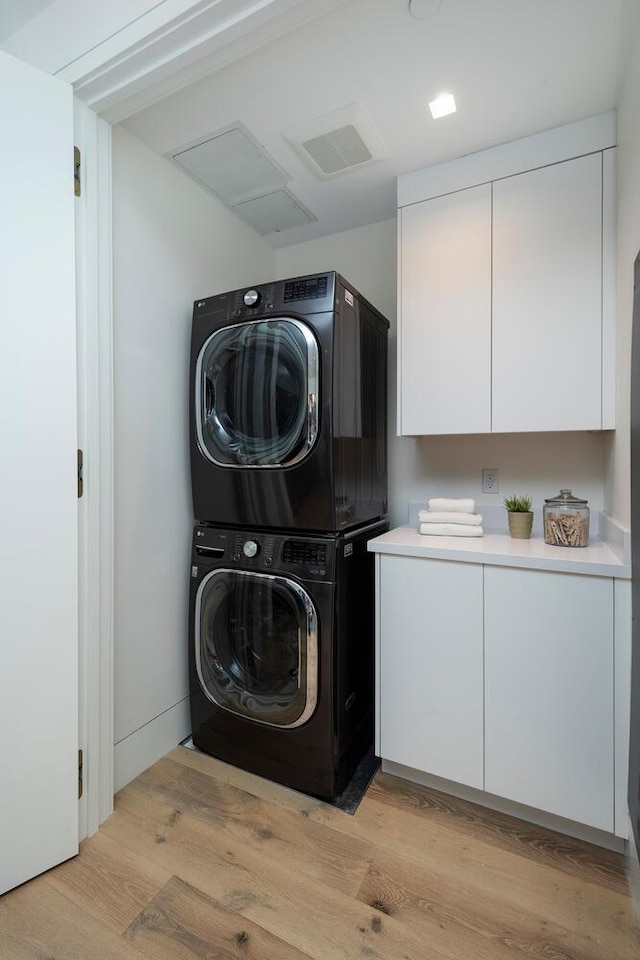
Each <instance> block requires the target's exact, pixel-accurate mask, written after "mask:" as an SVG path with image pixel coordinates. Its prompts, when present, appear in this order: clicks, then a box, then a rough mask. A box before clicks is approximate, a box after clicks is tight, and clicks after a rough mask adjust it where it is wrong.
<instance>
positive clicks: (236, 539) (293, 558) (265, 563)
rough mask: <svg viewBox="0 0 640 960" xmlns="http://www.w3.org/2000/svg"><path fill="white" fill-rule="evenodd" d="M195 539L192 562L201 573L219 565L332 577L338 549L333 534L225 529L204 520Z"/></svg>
mask: <svg viewBox="0 0 640 960" xmlns="http://www.w3.org/2000/svg"><path fill="white" fill-rule="evenodd" d="M193 539H194V545H193V559H192V563H193V564H194V565H196V567H197V573H198V575H202V574H203V573H204V572H206V571H207V570H210V569H211V568H212V566H213V565H215V566H218V567H230V568H237V569H239V570H255V571H256V572H259V571H262V572H264V573H266V572H269V573H272V574H274V575H280V574H291V575H295V576H296V577H298V578H299V579H301V580H306V579H309V580H331V579H332V575H333V570H334V566H335V562H336V560H335V557H336V551H337V549H338V545H337V541H336V539H335V538H332V537H327V539H326V540H323V539H322V538H321V537H317V538H316V537H313V536H308V537H300V536H297V537H296V536H294V537H292V536H287V534H284V533H265V532H263V531H261V530H221V529H219V528H216V527H209V526H205V525H204V524H202V525H200V524H199V525H198V526H197V527H196V528H195V531H194V538H193ZM194 569H195V567H194ZM192 576H195V574H193V572H192Z"/></svg>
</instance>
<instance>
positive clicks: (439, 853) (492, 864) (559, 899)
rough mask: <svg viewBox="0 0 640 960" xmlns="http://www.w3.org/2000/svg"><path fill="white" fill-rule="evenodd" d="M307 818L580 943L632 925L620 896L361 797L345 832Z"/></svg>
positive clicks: (331, 815) (330, 817)
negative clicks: (570, 933)
mask: <svg viewBox="0 0 640 960" xmlns="http://www.w3.org/2000/svg"><path fill="white" fill-rule="evenodd" d="M310 816H312V817H314V818H318V819H319V820H320V821H321V822H330V823H331V825H332V826H333V827H334V829H337V830H348V831H349V833H350V834H351V835H355V836H358V837H360V838H361V839H363V840H368V841H369V842H370V843H371V844H372V845H374V846H377V847H378V848H379V849H380V850H382V851H385V852H387V853H391V854H397V855H399V856H401V857H403V858H404V859H406V860H409V861H411V862H413V863H415V864H416V865H418V866H420V867H423V868H425V869H428V870H432V871H433V872H434V873H435V874H436V875H438V876H441V877H443V878H444V879H448V880H450V881H451V882H454V883H455V882H456V880H458V879H460V880H464V881H465V882H466V883H468V884H469V885H470V886H471V887H472V888H475V889H476V890H477V891H487V892H489V893H490V894H491V896H493V897H495V898H496V899H498V900H503V901H504V902H505V903H506V904H507V905H509V906H510V907H511V908H512V909H514V910H521V911H523V912H524V913H528V912H533V913H536V914H537V915H538V916H539V917H541V918H542V919H546V920H548V921H549V922H552V923H554V924H556V925H557V926H559V927H567V928H568V929H571V928H572V927H573V926H576V927H577V928H580V929H581V930H582V931H583V933H584V935H585V936H590V937H593V938H594V939H598V937H600V936H605V937H606V936H608V935H611V936H614V937H615V936H618V934H619V931H620V929H621V928H622V929H628V928H629V926H630V924H632V923H633V921H632V918H631V913H630V900H629V897H628V895H626V894H623V893H618V892H616V891H613V890H610V889H608V888H607V887H604V886H602V885H601V884H600V883H599V882H598V881H597V878H596V877H594V882H591V883H589V882H583V881H581V880H579V879H577V878H575V877H571V876H568V875H567V874H566V873H565V872H564V871H562V870H558V869H557V868H555V867H553V866H551V865H545V864H540V863H537V862H535V861H532V860H531V859H529V858H528V857H525V856H520V855H519V854H518V853H514V852H510V851H507V850H503V849H501V848H500V847H499V846H495V845H493V844H492V843H491V842H490V841H489V840H487V841H480V840H478V839H472V838H470V837H469V836H468V835H466V834H465V833H464V831H460V830H459V829H458V827H457V825H456V823H455V821H453V822H452V824H451V825H450V826H444V825H443V824H434V823H432V822H430V821H429V820H428V819H425V818H423V817H416V816H414V815H413V814H411V813H406V812H403V811H400V810H396V809H393V808H392V807H390V806H389V804H387V803H381V802H380V801H379V800H377V799H375V798H374V797H373V795H371V796H369V795H367V796H366V797H365V798H364V800H363V801H362V803H361V804H360V806H359V808H358V810H357V812H356V814H355V815H354V817H353V818H351V819H352V821H353V823H352V825H348V824H346V823H345V821H344V820H343V819H340V818H337V817H336V816H335V811H333V810H332V809H331V808H326V807H325V808H323V809H322V810H318V811H317V812H314V813H313V814H311V815H310Z"/></svg>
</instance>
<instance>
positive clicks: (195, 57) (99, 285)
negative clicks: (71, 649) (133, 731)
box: [17, 0, 344, 839]
mask: <svg viewBox="0 0 640 960" xmlns="http://www.w3.org/2000/svg"><path fill="white" fill-rule="evenodd" d="M343 2H344V0H304V3H303V2H302V0H231V6H232V8H233V9H234V13H233V15H231V16H228V17H225V16H221V13H220V9H219V4H218V2H217V0H205V2H196V0H176V3H174V4H173V5H168V6H165V5H163V4H160V5H159V6H158V5H157V4H155V5H153V7H152V9H151V10H150V11H148V12H147V13H146V14H144V15H143V16H142V17H139V18H136V20H134V21H133V22H132V23H131V24H129V25H127V26H125V27H123V28H121V29H119V30H116V32H115V34H114V35H112V36H110V37H108V38H106V39H105V40H104V41H102V42H100V43H98V44H97V45H95V46H91V48H90V49H88V50H87V51H86V52H85V53H83V54H80V55H79V56H77V57H75V58H74V59H73V60H72V61H71V62H70V63H68V64H66V65H64V66H62V65H59V64H58V65H54V60H55V51H53V54H54V56H53V59H52V58H51V56H52V49H51V44H50V36H49V34H48V33H47V31H46V30H44V31H43V30H42V29H41V27H42V24H40V23H39V21H38V19H37V18H36V20H34V21H33V27H34V29H33V32H31V33H30V32H29V31H27V34H28V35H27V36H23V41H24V49H21V50H20V53H18V54H17V55H18V56H22V57H23V58H24V59H26V60H28V61H29V62H31V63H32V64H33V65H34V66H38V67H40V68H41V69H44V70H45V71H46V72H49V73H53V74H54V75H57V76H58V77H59V78H60V79H61V80H66V81H67V82H70V83H71V84H72V86H73V88H74V94H75V96H74V111H75V112H74V130H75V137H76V141H75V142H76V145H77V146H78V147H80V149H81V153H82V158H83V159H82V167H81V179H82V180H83V188H82V195H81V197H79V198H78V203H77V206H76V272H77V338H78V446H79V447H80V448H81V449H82V450H83V451H84V464H85V466H84V481H85V485H84V491H85V492H84V496H83V498H82V499H81V500H80V501H79V542H78V555H79V565H80V583H79V612H78V616H79V678H78V682H79V697H80V699H79V730H80V747H81V749H82V750H83V751H84V796H83V798H82V799H81V800H80V806H79V838H80V839H83V838H84V837H87V836H90V835H91V834H92V833H95V831H96V830H97V829H98V827H99V825H100V823H102V821H103V820H105V819H106V818H107V817H108V816H109V814H110V813H111V812H112V810H113V788H114V763H113V754H114V743H113V739H114V738H113V730H114V688H113V683H114V668H113V657H114V461H113V458H114V440H113V437H114V414H113V396H114V378H113V306H112V304H113V241H112V203H111V199H112V185H111V170H112V153H111V123H115V122H118V121H119V120H123V119H125V118H126V117H128V116H130V115H131V114H133V113H135V112H136V111H137V110H140V109H142V108H143V107H144V106H148V105H149V104H151V103H153V102H156V101H157V100H159V99H162V98H163V97H165V96H168V95H169V94H170V93H172V92H174V91H176V90H179V89H181V88H182V87H184V86H185V85H187V84H188V83H191V82H193V81H194V80H196V79H198V78H199V77H201V76H203V75H205V74H208V73H211V72H213V71H214V70H215V69H219V68H220V67H221V66H222V65H224V64H226V63H229V62H232V61H233V60H235V59H237V58H239V57H241V56H243V55H245V54H246V53H247V52H249V51H250V50H252V49H254V48H255V46H256V45H258V46H259V45H260V44H261V43H264V42H268V41H269V40H272V39H274V38H275V37H277V36H279V35H282V34H284V33H286V32H288V31H289V30H291V29H292V28H293V27H294V26H298V25H300V24H302V23H305V22H307V21H308V20H310V19H313V18H314V17H317V16H320V15H322V14H323V13H324V12H325V11H327V10H330V9H332V8H333V7H336V6H339V5H340V4H341V3H343ZM267 25H268V27H269V29H268V31H266V30H265V28H266V27H267Z"/></svg>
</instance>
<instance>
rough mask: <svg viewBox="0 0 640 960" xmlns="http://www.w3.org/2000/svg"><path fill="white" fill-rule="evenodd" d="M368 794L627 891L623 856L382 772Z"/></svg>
mask: <svg viewBox="0 0 640 960" xmlns="http://www.w3.org/2000/svg"><path fill="white" fill-rule="evenodd" d="M368 796H369V797H370V798H371V799H375V800H380V801H381V802H382V803H386V804H388V805H389V806H391V807H392V808H393V809H396V810H400V811H402V812H406V813H413V814H414V815H416V816H420V817H424V818H425V819H428V820H430V821H431V822H433V823H435V824H442V825H443V826H447V827H449V828H450V827H452V826H453V825H455V826H456V827H457V828H458V829H460V831H461V832H464V833H465V835H467V836H468V837H469V838H470V839H471V838H473V839H478V840H481V841H486V842H490V843H491V844H492V845H494V846H496V847H499V848H500V849H502V850H509V851H512V852H514V853H518V854H519V855H520V856H524V857H528V858H529V859H531V860H535V861H536V862H537V863H541V864H550V865H552V866H555V867H557V868H558V869H559V870H562V871H563V872H565V873H567V874H569V875H570V876H573V877H578V878H581V879H584V880H586V881H588V882H589V883H594V882H598V883H602V884H603V885H604V886H607V887H609V888H610V889H611V890H615V891H617V892H618V893H622V894H627V893H628V884H627V878H626V873H625V865H624V857H623V856H622V854H618V853H614V852H613V851H611V850H605V849H603V848H602V847H597V846H595V845H594V844H592V843H586V842H584V841H582V840H576V839H574V838H573V837H568V836H565V835H564V834H561V833H555V832H554V831H552V830H547V829H546V828H543V827H538V826H536V825H535V824H532V823H526V822H525V821H523V820H519V819H517V818H516V817H511V816H509V815H507V814H504V813H499V812H497V811H493V810H488V809H486V808H484V807H480V806H478V804H475V803H470V802H469V801H467V800H461V799H459V798H457V797H452V796H450V795H448V794H446V793H441V792H440V791H438V790H433V789H431V788H429V787H424V786H421V785H419V784H415V783H410V782H409V781H408V780H402V779H400V778H399V777H394V776H391V775H389V774H385V773H381V772H380V773H378V775H377V776H376V778H375V780H374V782H373V783H372V784H371V787H370V788H369V792H368Z"/></svg>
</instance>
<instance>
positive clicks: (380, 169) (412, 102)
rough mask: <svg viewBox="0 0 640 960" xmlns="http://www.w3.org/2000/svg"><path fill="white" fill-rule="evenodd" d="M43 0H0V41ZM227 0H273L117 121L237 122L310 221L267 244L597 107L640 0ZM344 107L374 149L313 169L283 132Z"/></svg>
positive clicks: (161, 147)
mask: <svg viewBox="0 0 640 960" xmlns="http://www.w3.org/2000/svg"><path fill="white" fill-rule="evenodd" d="M49 2H50V0H22V2H21V3H20V4H16V3H15V0H14V2H13V3H12V2H11V0H0V36H1V35H2V32H3V28H6V26H7V24H6V21H7V19H8V21H9V25H11V18H12V16H13V18H14V20H15V8H16V7H19V8H20V9H21V10H22V13H23V15H24V14H26V13H27V12H28V13H29V16H33V12H34V11H35V10H39V9H42V8H43V7H45V6H47V4H48V3H49ZM233 3H234V4H236V6H237V7H238V9H240V8H241V7H242V8H244V7H247V9H250V8H251V9H254V8H255V10H256V11H258V10H262V9H264V10H266V9H267V8H268V7H271V8H272V9H273V10H274V15H275V13H276V12H278V11H279V12H280V17H279V20H278V21H277V25H276V21H275V20H274V21H273V23H274V26H273V28H271V26H270V25H269V24H267V23H266V22H265V21H264V20H262V21H260V17H259V16H256V17H254V20H256V22H258V23H260V25H259V26H256V27H255V28H253V30H252V32H251V35H250V37H245V39H244V41H243V45H242V46H241V47H239V48H236V47H234V44H233V42H232V38H233V30H228V31H227V33H228V34H229V42H228V45H227V47H226V48H224V49H223V48H222V47H220V48H219V49H218V51H217V53H215V52H214V53H213V54H212V55H210V56H209V58H208V59H207V58H203V59H202V60H201V61H200V66H199V72H198V79H197V80H196V81H195V82H192V83H190V85H188V86H184V87H183V88H182V89H179V90H178V92H176V93H172V94H171V95H169V96H166V97H165V98H164V99H162V100H160V101H159V102H157V103H154V104H153V105H152V106H149V107H146V108H144V109H141V110H139V112H137V113H135V114H133V115H131V116H129V117H128V119H127V120H125V121H124V125H125V126H126V127H127V128H128V129H129V130H130V131H131V132H132V133H134V134H135V135H136V136H138V137H140V139H142V140H143V141H145V142H146V143H147V144H149V146H151V147H152V148H153V149H154V150H156V151H158V152H160V153H162V154H165V155H171V154H173V153H176V152H177V151H178V150H179V149H181V148H184V147H185V146H187V145H189V144H192V143H194V141H199V140H202V139H204V138H205V137H206V136H207V135H209V134H212V133H215V132H217V131H219V130H221V129H223V128H228V127H229V126H231V125H233V124H235V123H237V122H240V123H241V124H242V125H243V126H244V127H245V128H246V129H247V130H248V132H249V134H250V135H251V136H252V137H253V139H254V140H255V141H257V142H258V144H260V145H262V147H263V148H264V150H265V151H266V152H267V153H268V155H270V157H271V158H272V159H273V160H274V161H275V162H276V165H278V166H280V167H282V168H283V169H284V171H285V172H286V174H287V175H288V177H289V180H288V182H287V184H286V189H287V190H288V191H289V192H290V193H291V194H292V195H293V197H294V198H295V199H296V200H298V201H299V203H300V204H301V205H302V206H303V207H306V208H307V209H308V210H309V211H310V213H311V214H312V215H313V216H314V217H316V218H317V222H313V223H311V224H308V225H305V226H300V227H292V228H290V229H287V230H283V231H282V232H280V233H274V234H271V235H270V236H268V238H267V239H268V240H269V242H271V243H273V245H274V246H278V247H279V246H286V245H288V244H293V243H299V242H301V241H304V240H308V239H312V238H314V237H318V236H324V235H327V234H331V233H335V232H339V231H342V230H346V229H349V228H351V227H355V226H360V225H363V224H366V223H372V222H375V221H377V220H383V219H386V218H389V217H392V216H394V214H395V181H396V177H397V176H398V174H401V173H405V172H408V171H411V170H415V169H418V168H420V167H424V166H427V165H430V164H433V163H438V162H440V161H443V160H447V159H451V158H453V157H457V156H461V155H463V154H466V153H470V152H473V151H476V150H480V149H483V148H485V147H489V146H493V145H495V144H498V143H503V142H505V141H508V140H512V139H515V138H518V137H522V136H526V135H528V134H532V133H536V132H538V131H540V130H545V129H548V128H550V127H553V126H557V125H559V124H563V123H568V122H571V121H573V120H578V119H581V118H582V117H586V116H590V115H593V114H596V113H599V112H601V111H604V110H608V109H611V108H612V107H614V106H615V104H616V100H617V91H618V89H619V83H620V71H621V70H622V69H623V65H624V62H625V53H626V50H625V38H626V37H628V35H629V32H630V30H631V27H632V24H633V23H634V13H635V12H637V10H638V0H414V12H417V13H419V14H420V15H421V19H416V18H414V17H412V16H410V13H409V0H304V2H301V0H277V2H274V0H269V2H268V3H266V2H265V0H261V2H256V3H255V4H253V6H251V5H249V6H248V5H247V3H244V5H243V4H240V3H239V0H233ZM228 4H229V0H227V5H228ZM143 6H145V4H143ZM146 6H148V4H146ZM208 6H209V7H211V8H212V9H217V8H216V5H215V4H211V3H209V4H208ZM230 9H231V8H230ZM286 11H289V12H286ZM304 11H306V12H307V16H308V19H305V21H304V22H302V23H300V17H301V16H303V15H304ZM24 19H27V17H26V16H24ZM232 20H233V18H232ZM3 21H4V22H3ZM230 22H232V21H230ZM13 25H14V28H15V23H14V24H13ZM216 64H218V68H217V69H216ZM187 78H188V74H185V78H184V80H183V82H186V80H187ZM176 87H177V83H176V84H175V85H174V87H173V89H176ZM443 90H446V91H450V92H452V93H454V94H455V97H456V100H457V103H458V112H457V113H456V114H454V115H452V116H449V117H445V118H443V119H441V120H438V121H433V120H432V119H431V118H430V116H429V114H428V110H427V101H428V100H430V99H432V98H433V97H434V96H435V95H436V94H438V93H440V92H442V91H443ZM150 102H152V101H151V96H149V97H148V99H147V100H146V103H150ZM354 103H356V104H359V105H360V107H361V108H363V109H364V111H365V113H366V114H367V115H368V117H369V119H370V120H371V121H372V122H373V124H374V126H375V128H377V131H378V133H379V134H380V136H381V137H382V140H383V141H384V144H385V145H386V148H387V150H388V158H387V159H384V160H380V161H379V162H377V163H375V164H372V165H370V166H364V167H362V168H353V169H351V170H350V171H349V172H346V173H343V174H341V175H338V176H336V177H334V178H331V179H328V180H320V179H317V178H316V177H315V176H314V175H313V173H311V172H310V170H309V169H308V167H307V166H306V165H305V164H304V163H303V162H302V160H301V159H300V157H299V154H298V153H296V151H295V150H294V149H293V147H292V146H291V144H290V143H289V142H288V141H287V139H286V138H285V136H284V135H285V134H286V133H287V132H289V131H291V130H292V129H295V128H296V127H300V126H302V125H304V124H307V123H308V122H310V121H313V120H315V119H317V118H318V117H321V116H323V115H324V114H327V113H330V112H332V111H336V110H339V109H341V108H344V107H346V106H348V105H349V104H354Z"/></svg>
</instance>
